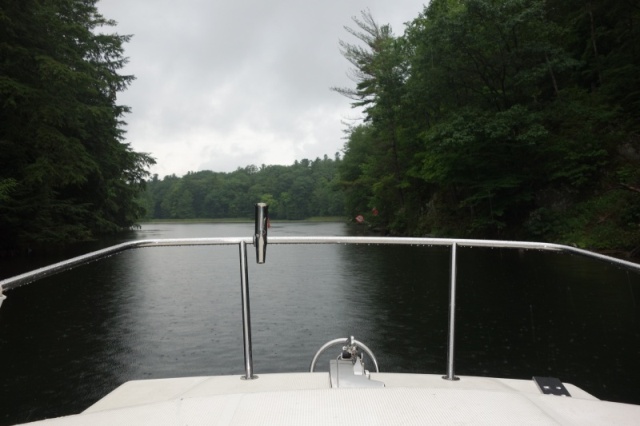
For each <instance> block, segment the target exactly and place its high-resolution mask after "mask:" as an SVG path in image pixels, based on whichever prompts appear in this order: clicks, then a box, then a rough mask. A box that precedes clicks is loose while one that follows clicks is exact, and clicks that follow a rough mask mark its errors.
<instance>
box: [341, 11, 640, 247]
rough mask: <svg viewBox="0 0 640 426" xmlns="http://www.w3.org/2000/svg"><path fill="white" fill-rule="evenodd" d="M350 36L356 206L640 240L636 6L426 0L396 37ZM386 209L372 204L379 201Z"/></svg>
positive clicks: (461, 231) (618, 241) (531, 232)
mask: <svg viewBox="0 0 640 426" xmlns="http://www.w3.org/2000/svg"><path fill="white" fill-rule="evenodd" d="M354 23H355V25H354V26H353V28H347V30H348V32H349V34H350V35H351V36H353V39H352V40H351V41H346V42H345V41H342V42H341V48H342V54H343V55H344V57H345V58H346V59H347V60H348V61H349V62H350V63H351V64H352V66H353V69H352V77H353V80H354V81H355V83H356V84H355V87H347V88H344V87H339V88H335V89H334V90H336V91H337V92H339V93H341V94H343V95H345V96H347V97H349V98H350V99H351V100H352V105H353V106H356V107H361V108H363V109H364V115H365V120H364V122H363V123H361V124H360V125H356V126H353V127H351V128H350V129H349V134H348V141H347V143H346V145H345V151H344V158H343V161H342V164H341V167H340V173H341V175H342V185H343V188H344V190H345V194H346V201H345V202H346V209H347V212H348V214H349V216H354V215H355V214H358V213H359V212H363V211H366V212H369V213H368V214H367V215H365V218H366V219H367V220H368V221H369V222H370V223H371V224H375V225H377V226H379V227H382V228H385V229H387V230H388V231H389V232H393V233H397V234H404V235H427V234H431V235H436V236H449V237H450V236H458V237H491V238H526V239H536V240H547V241H557V242H564V243H571V244H577V245H579V246H583V247H591V248H597V249H614V248H615V249H618V248H625V249H629V250H631V249H634V248H638V247H639V246H640V168H639V167H638V166H639V165H640V135H639V130H640V114H639V112H640V6H639V4H638V3H637V2H632V1H626V0H617V1H608V0H607V1H604V0H588V1H584V0H580V1H578V0H432V1H431V2H430V3H429V5H428V6H426V7H425V8H424V10H423V11H422V13H420V14H419V15H418V17H417V18H415V19H414V20H413V21H412V22H410V23H408V24H407V26H406V29H405V33H404V34H403V35H402V36H395V35H394V34H393V32H392V29H391V28H390V27H389V26H388V25H379V24H378V23H377V22H376V21H375V20H374V18H373V17H372V16H371V14H370V13H369V12H363V13H362V16H361V17H356V18H354ZM374 208H375V209H376V211H375V212H376V213H377V215H374V214H373V213H371V211H372V209H374Z"/></svg>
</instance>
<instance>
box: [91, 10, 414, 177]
mask: <svg viewBox="0 0 640 426" xmlns="http://www.w3.org/2000/svg"><path fill="white" fill-rule="evenodd" d="M424 4H425V2H424V1H421V0H315V1H309V0H298V1H294V0H179V1H178V0H100V1H99V2H98V4H97V6H98V10H99V11H100V13H102V14H103V15H104V16H105V17H106V18H108V19H113V20H115V21H117V22H118V25H117V26H116V27H115V28H112V29H109V28H107V29H104V31H105V32H117V33H118V34H132V35H133V38H132V40H131V41H130V42H129V43H127V44H126V45H125V55H126V56H127V57H128V58H129V61H130V62H129V64H128V65H127V67H126V68H125V69H124V70H123V71H122V74H133V75H135V76H136V80H135V81H134V82H133V84H132V85H131V86H130V87H129V89H127V90H126V91H125V92H123V93H121V94H120V95H119V97H118V101H119V103H120V104H124V105H128V106H130V107H131V108H132V113H131V114H129V115H128V116H127V117H126V121H127V123H128V125H127V127H126V129H127V141H128V142H129V143H131V145H132V147H133V149H134V150H135V151H138V152H148V153H150V154H151V155H152V156H153V157H155V158H156V161H157V164H156V165H155V166H153V167H152V169H151V172H152V173H157V174H159V175H160V177H163V176H166V175H168V174H176V175H178V176H182V175H184V174H186V173H187V172H188V171H198V170H213V171H218V172H230V171H233V170H236V169H237V168H238V167H245V166H247V165H250V164H253V165H256V166H260V165H261V164H266V165H270V164H284V165H289V164H293V162H294V161H295V160H301V159H303V158H308V159H311V160H313V159H315V158H317V157H320V158H322V157H323V156H324V155H325V154H326V155H328V156H329V157H330V158H333V157H334V155H335V153H336V152H338V151H341V150H342V148H343V146H344V139H343V138H344V133H343V130H344V129H345V125H344V124H343V122H345V121H347V122H352V120H353V119H357V118H359V117H360V114H359V113H358V111H357V110H353V109H352V108H351V107H350V100H349V99H347V98H345V97H343V96H341V95H339V94H337V93H335V92H333V91H331V90H330V87H334V86H339V87H353V86H354V85H355V83H353V82H352V81H351V80H349V78H348V77H347V72H348V70H349V68H350V64H349V63H348V62H347V60H346V59H344V58H343V57H342V55H341V54H340V49H339V45H338V41H339V40H340V39H342V40H345V41H347V42H355V41H356V40H355V39H354V38H353V37H352V36H350V35H349V34H348V33H347V32H346V31H345V30H344V26H350V27H354V24H353V21H352V20H351V17H352V16H360V11H362V10H365V9H369V10H370V11H371V13H372V15H373V17H374V18H375V19H376V21H377V22H378V23H380V24H390V25H391V26H392V28H393V31H394V33H395V34H396V35H401V34H402V33H403V32H404V27H405V26H404V23H405V22H409V21H411V20H413V19H415V18H416V17H417V16H418V14H419V13H420V12H421V11H422V10H423V5H424Z"/></svg>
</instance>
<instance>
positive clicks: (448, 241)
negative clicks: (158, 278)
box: [0, 236, 640, 380]
mask: <svg viewBox="0 0 640 426" xmlns="http://www.w3.org/2000/svg"><path fill="white" fill-rule="evenodd" d="M253 240H254V238H253V237H246V238H243V237H230V238H182V239H180V238H177V239H149V240H137V241H129V242H126V243H122V244H118V245H115V246H112V247H108V248H105V249H102V250H98V251H94V252H91V253H87V254H83V255H81V256H77V257H74V258H72V259H68V260H65V261H62V262H58V263H55V264H53V265H49V266H45V267H42V268H39V269H36V270H33V271H30V272H26V273H24V274H20V275H16V276H14V277H11V278H6V279H3V280H0V295H2V294H3V292H4V291H5V290H11V289H13V288H16V287H19V286H21V285H25V284H29V283H31V282H34V281H37V280H39V279H42V278H45V277H49V276H51V275H55V274H57V273H59V272H64V271H68V270H70V269H73V268H75V267H77V266H81V265H84V264H87V263H90V262H94V261H97V260H100V259H103V258H106V257H109V256H112V255H114V254H117V253H120V252H123V251H126V250H130V249H137V248H146V247H171V246H212V245H238V246H239V249H240V251H239V256H240V283H241V292H242V308H243V314H242V315H243V334H244V355H245V374H246V375H245V376H244V378H246V379H252V378H255V377H256V376H255V375H254V374H253V355H252V351H251V321H250V318H251V316H250V305H249V280H248V268H247V261H246V256H247V251H246V245H247V244H252V243H253ZM269 244H270V245H271V244H368V245H371V244H379V245H422V246H449V247H451V276H450V283H449V284H450V304H449V333H448V354H447V368H446V371H447V374H446V375H445V376H443V378H444V379H447V380H456V377H455V374H454V359H455V353H454V349H455V299H456V281H457V248H458V247H490V248H513V249H528V250H544V251H557V252H566V253H573V254H578V255H582V256H587V257H590V258H594V259H598V260H601V261H606V262H610V263H613V264H616V265H619V266H624V267H627V268H630V269H634V270H637V271H639V272H640V264H638V263H633V262H629V261H626V260H622V259H617V258H614V257H610V256H606V255H603V254H599V253H593V252H590V251H587V250H582V249H579V248H576V247H571V246H566V245H561V244H550V243H537V242H526V241H499V240H473V239H453V238H404V237H273V236H270V237H269ZM5 296H6V295H5Z"/></svg>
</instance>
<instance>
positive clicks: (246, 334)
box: [240, 241, 258, 380]
mask: <svg viewBox="0 0 640 426" xmlns="http://www.w3.org/2000/svg"><path fill="white" fill-rule="evenodd" d="M240 287H241V292H242V336H243V338H244V370H245V376H243V377H242V379H245V380H251V379H257V378H258V376H254V375H253V353H252V350H251V309H250V306H249V268H248V265H247V243H245V242H244V241H240Z"/></svg>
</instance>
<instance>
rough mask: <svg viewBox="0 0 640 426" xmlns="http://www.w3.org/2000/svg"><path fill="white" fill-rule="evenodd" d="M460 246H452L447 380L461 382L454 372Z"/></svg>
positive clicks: (455, 244) (444, 377)
mask: <svg viewBox="0 0 640 426" xmlns="http://www.w3.org/2000/svg"><path fill="white" fill-rule="evenodd" d="M457 251H458V244H457V243H453V244H452V245H451V281H450V287H449V345H448V348H447V375H446V376H442V378H443V379H445V380H460V378H458V377H456V375H455V372H454V358H455V341H456V275H457Z"/></svg>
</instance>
